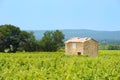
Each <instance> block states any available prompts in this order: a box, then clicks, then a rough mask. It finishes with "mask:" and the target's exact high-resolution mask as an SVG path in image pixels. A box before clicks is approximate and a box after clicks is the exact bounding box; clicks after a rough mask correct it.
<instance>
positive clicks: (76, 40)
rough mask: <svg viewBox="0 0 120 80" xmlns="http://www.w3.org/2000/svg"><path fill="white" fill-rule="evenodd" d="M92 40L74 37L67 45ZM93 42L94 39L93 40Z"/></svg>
mask: <svg viewBox="0 0 120 80" xmlns="http://www.w3.org/2000/svg"><path fill="white" fill-rule="evenodd" d="M91 39H92V38H79V37H74V38H71V39H69V40H67V41H66V42H65V43H69V42H86V41H89V40H91ZM92 40H93V39H92Z"/></svg>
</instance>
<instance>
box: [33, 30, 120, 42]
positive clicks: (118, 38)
mask: <svg viewBox="0 0 120 80" xmlns="http://www.w3.org/2000/svg"><path fill="white" fill-rule="evenodd" d="M45 31H47V30H34V31H33V32H34V35H35V37H36V39H41V38H42V37H43V34H44V32H45ZM61 31H62V32H63V33H64V34H65V40H67V39H69V38H72V37H91V38H94V39H95V40H97V41H99V42H100V43H102V44H120V31H95V30H87V29H79V30H74V29H65V30H61Z"/></svg>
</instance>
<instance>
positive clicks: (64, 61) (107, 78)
mask: <svg viewBox="0 0 120 80" xmlns="http://www.w3.org/2000/svg"><path fill="white" fill-rule="evenodd" d="M0 80H120V51H119V50H100V51H99V56H97V57H87V56H75V55H65V54H64V53H62V52H34V53H32V52H30V53H27V52H26V53H19V52H18V53H16V54H14V53H12V54H9V53H0Z"/></svg>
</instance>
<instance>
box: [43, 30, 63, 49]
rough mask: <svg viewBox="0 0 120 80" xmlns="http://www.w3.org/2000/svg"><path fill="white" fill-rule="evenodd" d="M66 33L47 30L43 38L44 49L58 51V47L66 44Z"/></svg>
mask: <svg viewBox="0 0 120 80" xmlns="http://www.w3.org/2000/svg"><path fill="white" fill-rule="evenodd" d="M63 40H64V34H63V33H62V32H61V31H59V30H56V31H46V32H45V33H44V36H43V38H42V40H41V43H42V47H43V50H44V51H57V49H58V48H59V47H61V46H63V45H64V42H63Z"/></svg>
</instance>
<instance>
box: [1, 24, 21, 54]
mask: <svg viewBox="0 0 120 80" xmlns="http://www.w3.org/2000/svg"><path fill="white" fill-rule="evenodd" d="M19 34H20V29H19V28H18V27H16V26H13V25H7V24H5V25H1V26H0V51H2V52H3V51H4V50H5V49H9V50H10V51H11V52H16V50H17V47H18V45H19Z"/></svg>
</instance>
